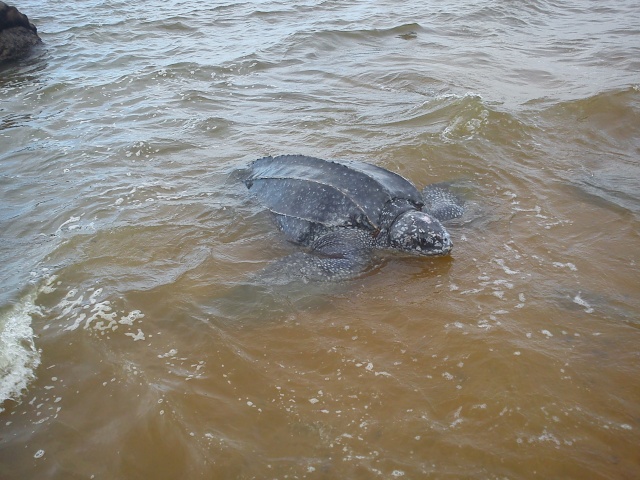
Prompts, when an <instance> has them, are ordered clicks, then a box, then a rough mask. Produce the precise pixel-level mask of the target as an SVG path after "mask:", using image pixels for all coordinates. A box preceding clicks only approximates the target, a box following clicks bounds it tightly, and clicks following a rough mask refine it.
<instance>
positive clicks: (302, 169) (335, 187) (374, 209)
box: [244, 155, 462, 281]
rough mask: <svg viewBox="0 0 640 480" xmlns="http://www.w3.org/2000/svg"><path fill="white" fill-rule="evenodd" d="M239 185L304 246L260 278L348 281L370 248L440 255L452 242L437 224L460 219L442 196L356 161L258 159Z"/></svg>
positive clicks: (448, 196)
mask: <svg viewBox="0 0 640 480" xmlns="http://www.w3.org/2000/svg"><path fill="white" fill-rule="evenodd" d="M244 183H245V185H246V186H247V188H248V189H249V190H250V191H251V192H252V193H253V194H254V195H255V196H256V197H257V198H258V200H259V201H260V202H261V203H262V204H264V205H265V206H266V207H267V208H268V209H269V210H270V211H271V212H273V214H274V217H275V221H276V224H277V225H278V227H279V228H280V230H282V232H283V233H284V234H285V236H286V237H287V239H288V240H290V241H292V242H294V243H296V244H300V245H303V246H306V247H308V251H307V252H298V253H294V254H292V255H289V256H287V257H285V258H283V259H281V260H279V261H277V262H275V263H274V264H272V265H271V266H269V267H267V269H266V270H267V275H268V274H273V275H275V276H280V277H281V276H283V275H284V276H286V277H296V278H302V279H303V280H305V281H307V280H340V279H347V278H352V277H355V276H357V275H358V274H359V273H361V272H363V271H364V270H365V269H366V268H367V266H368V265H369V263H370V259H371V254H372V252H373V250H374V249H393V250H399V251H402V252H408V253H411V254H416V255H424V256H436V255H447V254H449V252H451V248H452V246H453V243H452V242H451V238H450V236H449V233H448V232H447V231H446V229H445V228H444V227H443V226H442V224H441V223H440V221H444V220H449V219H452V218H455V217H459V216H460V215H461V214H462V207H461V206H460V205H459V203H458V202H456V198H455V197H454V196H453V195H452V194H450V193H449V192H448V190H446V189H442V188H440V187H435V186H432V187H427V188H425V190H424V192H423V193H421V192H420V191H419V190H418V189H417V188H416V187H415V186H414V185H413V184H412V183H411V182H409V181H408V180H407V179H405V178H403V177H401V176H400V175H398V174H396V173H393V172H390V171H388V170H385V169H384V168H381V167H377V166H375V165H371V164H369V163H363V162H355V161H344V162H335V161H327V160H321V159H319V158H313V157H307V156H304V155H282V156H278V157H264V158H260V159H258V160H256V161H254V162H253V163H252V164H251V165H250V166H249V171H248V176H247V177H246V178H245V179H244Z"/></svg>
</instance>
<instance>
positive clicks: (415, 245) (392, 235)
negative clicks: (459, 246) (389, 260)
mask: <svg viewBox="0 0 640 480" xmlns="http://www.w3.org/2000/svg"><path fill="white" fill-rule="evenodd" d="M388 235H389V247H391V248H394V249H397V250H401V251H403V252H408V253H413V254H416V255H426V256H435V255H447V254H448V253H449V252H450V251H451V248H452V247H453V243H452V242H451V237H449V232H447V231H446V230H445V228H444V227H443V226H442V224H441V223H440V222H439V221H438V220H437V219H435V218H433V217H432V216H430V215H428V214H426V213H425V212H421V211H419V210H409V211H407V212H404V213H402V214H401V215H399V216H398V217H397V218H396V219H395V221H394V222H393V223H392V224H391V226H390V227H389V230H388Z"/></svg>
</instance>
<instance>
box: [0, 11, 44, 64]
mask: <svg viewBox="0 0 640 480" xmlns="http://www.w3.org/2000/svg"><path fill="white" fill-rule="evenodd" d="M39 43H42V40H41V39H40V37H39V36H38V30H37V29H36V27H35V25H34V24H33V23H31V22H29V19H28V18H27V16H26V15H25V14H23V13H20V12H19V11H18V9H17V8H16V7H12V6H9V5H7V4H6V3H4V2H0V63H4V62H9V61H11V60H17V59H20V58H23V57H25V56H27V55H28V54H29V51H30V50H31V47H33V46H34V45H37V44H39Z"/></svg>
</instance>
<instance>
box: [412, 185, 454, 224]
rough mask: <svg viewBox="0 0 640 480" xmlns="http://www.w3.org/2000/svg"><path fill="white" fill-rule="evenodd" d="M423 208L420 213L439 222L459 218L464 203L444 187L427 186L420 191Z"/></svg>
mask: <svg viewBox="0 0 640 480" xmlns="http://www.w3.org/2000/svg"><path fill="white" fill-rule="evenodd" d="M422 197H423V198H424V207H422V211H424V212H426V213H428V214H429V215H431V216H433V217H435V218H437V219H438V220H440V221H441V222H444V221H446V220H453V219H454V218H459V217H461V216H462V214H463V213H464V208H463V205H464V202H463V201H462V199H461V198H459V197H458V196H457V195H456V194H454V193H453V192H452V191H451V190H449V189H448V188H447V187H446V186H444V185H438V184H433V185H427V186H426V187H424V189H423V190H422Z"/></svg>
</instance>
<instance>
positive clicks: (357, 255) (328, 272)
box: [258, 228, 373, 284]
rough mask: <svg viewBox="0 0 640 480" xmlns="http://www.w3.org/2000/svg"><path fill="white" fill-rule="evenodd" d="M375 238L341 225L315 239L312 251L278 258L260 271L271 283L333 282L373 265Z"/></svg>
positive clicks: (352, 276) (358, 273) (360, 273)
mask: <svg viewBox="0 0 640 480" xmlns="http://www.w3.org/2000/svg"><path fill="white" fill-rule="evenodd" d="M372 248H373V239H372V237H371V236H370V235H369V234H368V233H367V232H363V231H361V230H353V229H347V228H345V229H338V230H334V231H330V232H328V233H327V234H325V235H323V236H321V237H319V238H318V239H317V240H315V241H314V242H313V243H312V244H311V246H310V251H309V252H297V253H293V254H291V255H288V256H286V257H284V258H281V259H279V260H276V261H275V262H273V263H272V264H270V265H268V266H267V267H266V268H265V269H263V270H262V271H261V272H259V274H258V275H259V278H260V279H261V280H264V281H268V282H269V283H275V284H282V283H289V282H294V281H303V282H333V281H340V280H349V279H352V278H356V277H358V276H359V275H362V274H363V273H364V272H366V271H367V269H368V268H369V267H370V265H371V252H372Z"/></svg>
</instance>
